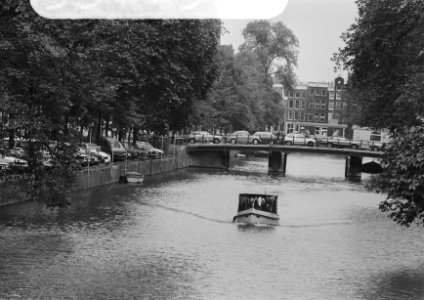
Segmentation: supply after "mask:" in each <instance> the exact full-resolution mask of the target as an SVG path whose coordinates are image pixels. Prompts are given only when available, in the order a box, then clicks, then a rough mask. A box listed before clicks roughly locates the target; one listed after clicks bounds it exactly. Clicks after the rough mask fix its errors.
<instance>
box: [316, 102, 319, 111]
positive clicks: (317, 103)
mask: <svg viewBox="0 0 424 300" xmlns="http://www.w3.org/2000/svg"><path fill="white" fill-rule="evenodd" d="M315 108H316V109H319V100H315Z"/></svg>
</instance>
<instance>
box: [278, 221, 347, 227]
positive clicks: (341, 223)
mask: <svg viewBox="0 0 424 300" xmlns="http://www.w3.org/2000/svg"><path fill="white" fill-rule="evenodd" d="M350 224H352V222H329V223H319V224H303V225H302V224H299V225H290V224H280V227H286V228H315V227H325V226H339V225H350Z"/></svg>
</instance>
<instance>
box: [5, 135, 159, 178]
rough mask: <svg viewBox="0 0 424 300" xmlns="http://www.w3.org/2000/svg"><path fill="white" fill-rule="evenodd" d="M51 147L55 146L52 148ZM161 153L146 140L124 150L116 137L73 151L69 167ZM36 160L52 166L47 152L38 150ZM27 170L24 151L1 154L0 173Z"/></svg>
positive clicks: (16, 149)
mask: <svg viewBox="0 0 424 300" xmlns="http://www.w3.org/2000/svg"><path fill="white" fill-rule="evenodd" d="M52 147H54V145H52ZM163 155H164V152H163V150H161V149H157V148H155V147H153V146H152V145H151V144H150V143H149V142H147V141H137V142H136V143H131V144H129V145H128V147H127V148H125V147H124V145H123V144H122V143H121V142H119V141H118V140H117V139H115V138H111V137H102V138H101V139H100V142H99V144H95V143H83V144H81V145H80V146H79V147H77V148H76V152H75V153H74V154H73V160H72V161H71V165H73V167H76V168H78V167H87V166H95V165H99V164H109V163H110V162H112V161H123V160H125V159H126V158H127V159H153V158H161V157H162V156H163ZM37 157H38V161H40V162H41V163H42V164H43V165H44V166H45V167H47V168H48V167H51V166H52V165H53V164H52V157H51V155H50V153H49V151H47V150H43V149H41V150H39V151H37ZM27 168H28V162H27V160H26V154H25V151H24V149H23V148H21V147H15V148H12V149H7V150H2V151H1V152H0V174H5V173H6V172H10V173H22V172H25V170H26V169H27Z"/></svg>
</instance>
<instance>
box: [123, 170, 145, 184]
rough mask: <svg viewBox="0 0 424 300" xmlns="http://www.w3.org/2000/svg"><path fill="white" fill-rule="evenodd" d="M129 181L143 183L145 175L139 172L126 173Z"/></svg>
mask: <svg viewBox="0 0 424 300" xmlns="http://www.w3.org/2000/svg"><path fill="white" fill-rule="evenodd" d="M125 177H126V180H127V182H128V183H143V181H144V175H143V174H141V173H138V172H127V173H126V174H125Z"/></svg>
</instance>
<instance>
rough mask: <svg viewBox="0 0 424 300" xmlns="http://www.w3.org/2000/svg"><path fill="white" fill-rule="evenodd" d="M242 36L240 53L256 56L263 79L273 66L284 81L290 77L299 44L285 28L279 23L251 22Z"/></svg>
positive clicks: (295, 62) (295, 61)
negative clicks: (242, 41)
mask: <svg viewBox="0 0 424 300" xmlns="http://www.w3.org/2000/svg"><path fill="white" fill-rule="evenodd" d="M243 36H244V39H245V42H244V43H243V44H242V45H241V46H240V51H241V52H243V51H247V52H252V53H255V55H257V58H258V61H259V62H260V65H261V67H262V72H263V74H264V77H266V76H267V75H269V73H270V69H271V66H272V65H273V64H276V65H277V66H278V71H277V72H278V73H280V74H281V76H283V77H285V78H286V79H289V78H291V77H292V75H293V73H292V68H293V66H296V65H297V48H298V47H299V42H298V40H297V38H296V36H295V35H294V34H293V32H292V31H291V30H290V29H289V28H288V27H287V26H285V25H284V24H283V23H281V22H277V23H273V24H271V23H269V22H268V21H266V20H258V21H252V22H249V23H248V24H247V26H246V28H245V29H244V30H243ZM288 81H289V82H290V80H288Z"/></svg>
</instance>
